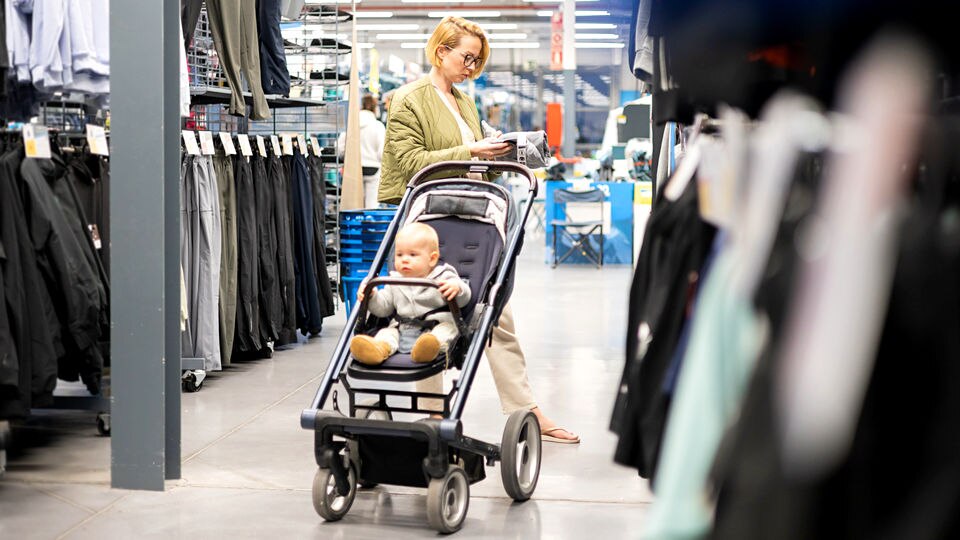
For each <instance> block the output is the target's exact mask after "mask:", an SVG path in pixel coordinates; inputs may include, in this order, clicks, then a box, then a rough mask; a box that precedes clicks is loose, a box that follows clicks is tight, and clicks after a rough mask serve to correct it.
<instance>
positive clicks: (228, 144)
mask: <svg viewBox="0 0 960 540" xmlns="http://www.w3.org/2000/svg"><path fill="white" fill-rule="evenodd" d="M220 143H221V144H223V152H224V153H225V154H227V155H228V156H235V155H237V147H236V146H234V145H233V137H231V136H230V134H229V133H226V132H224V131H221V132H220Z"/></svg>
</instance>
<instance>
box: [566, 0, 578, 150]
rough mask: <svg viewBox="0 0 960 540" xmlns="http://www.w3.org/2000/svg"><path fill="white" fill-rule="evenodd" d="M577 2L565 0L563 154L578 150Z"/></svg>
mask: <svg viewBox="0 0 960 540" xmlns="http://www.w3.org/2000/svg"><path fill="white" fill-rule="evenodd" d="M576 20H577V18H576V3H575V1H574V0H563V155H565V156H567V157H573V156H574V155H576V152H577V85H576V78H577V52H576V51H577V49H576V47H575V45H574V43H575V39H576Z"/></svg>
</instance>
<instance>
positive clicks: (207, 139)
mask: <svg viewBox="0 0 960 540" xmlns="http://www.w3.org/2000/svg"><path fill="white" fill-rule="evenodd" d="M197 133H198V134H199V135H200V152H201V153H203V155H205V156H212V155H214V154H216V153H217V149H216V148H215V147H214V146H213V133H211V132H209V131H198V132H197Z"/></svg>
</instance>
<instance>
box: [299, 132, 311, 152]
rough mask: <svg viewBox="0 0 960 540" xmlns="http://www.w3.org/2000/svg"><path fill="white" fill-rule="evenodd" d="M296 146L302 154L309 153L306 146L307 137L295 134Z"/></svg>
mask: <svg viewBox="0 0 960 540" xmlns="http://www.w3.org/2000/svg"><path fill="white" fill-rule="evenodd" d="M297 147H298V148H300V153H302V154H303V155H304V156H309V155H310V148H309V147H308V146H307V139H306V138H304V136H303V135H297Z"/></svg>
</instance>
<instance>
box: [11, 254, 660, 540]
mask: <svg viewBox="0 0 960 540" xmlns="http://www.w3.org/2000/svg"><path fill="white" fill-rule="evenodd" d="M541 245H542V237H541V238H539V239H530V240H528V242H527V248H526V251H525V253H524V254H523V255H522V257H521V262H520V267H519V271H518V273H517V276H518V279H517V286H516V289H515V293H514V298H513V306H514V311H515V313H516V316H517V325H518V331H519V333H520V336H521V340H522V344H523V347H524V350H525V352H526V354H527V362H528V369H529V374H530V379H531V383H532V385H533V388H534V391H535V393H536V395H537V399H538V402H539V403H540V404H541V406H542V408H543V410H544V411H545V412H547V413H548V414H549V415H550V416H552V417H553V418H554V419H556V420H557V421H558V422H560V423H562V424H563V425H564V426H566V427H569V428H570V429H571V430H574V431H576V432H577V433H579V434H580V435H581V437H582V438H583V443H582V444H580V445H578V446H570V445H557V444H549V443H546V444H545V450H544V457H543V468H542V470H541V475H540V482H539V485H538V487H537V491H536V493H535V494H534V497H533V499H532V500H530V501H528V502H526V503H523V504H515V503H512V501H511V500H510V499H509V498H507V496H506V495H505V494H504V492H503V488H502V487H501V485H500V480H499V472H498V471H496V470H493V469H488V471H487V479H486V480H485V481H483V482H481V483H479V484H475V485H474V486H472V487H471V492H472V498H471V501H470V510H469V514H468V516H467V520H466V523H465V524H464V527H463V529H462V530H461V531H460V532H459V533H457V535H456V537H457V538H524V539H527V538H586V537H594V538H626V537H631V531H636V530H637V523H638V521H639V520H641V519H642V518H643V513H644V512H645V510H646V507H647V505H648V504H649V501H650V500H651V495H650V494H649V492H648V491H647V488H646V484H645V483H644V482H643V481H641V480H640V479H639V478H638V477H637V476H636V473H635V472H632V471H630V470H628V469H625V468H622V467H619V466H617V465H614V464H613V463H612V461H611V455H612V453H613V447H614V444H615V438H614V436H613V435H612V434H611V433H610V432H608V431H607V429H606V426H607V423H608V421H609V416H610V411H611V404H612V401H613V396H614V392H615V390H616V386H617V384H618V382H619V376H620V371H621V367H622V365H623V360H622V354H623V353H622V351H623V341H624V339H623V328H624V320H625V314H626V301H627V290H628V286H629V280H630V269H629V268H626V267H610V266H608V267H605V268H604V269H603V270H597V269H595V268H593V267H572V266H562V267H560V268H558V269H556V270H551V269H550V268H549V266H547V265H544V264H543V262H542V261H543V249H542V247H540V246H541ZM342 325H343V317H342V314H340V315H338V316H336V317H333V318H331V319H328V320H327V324H326V328H325V329H324V332H323V335H322V336H321V337H320V338H317V339H314V340H311V341H310V342H309V343H307V344H304V345H302V346H300V347H297V348H295V349H293V350H289V351H283V352H278V353H277V354H276V355H275V356H274V358H273V359H270V360H262V361H257V362H250V363H245V364H238V365H234V366H232V367H230V368H229V369H228V370H227V371H225V372H223V373H218V374H214V375H212V376H211V377H210V378H208V380H207V381H206V383H205V384H204V388H203V389H202V390H201V391H200V392H198V393H196V394H185V395H184V396H183V432H184V435H183V459H184V465H183V478H182V479H181V480H178V481H171V482H169V483H168V486H167V490H166V491H165V492H133V491H122V490H113V489H110V487H109V465H110V457H109V440H108V439H106V438H103V437H100V436H98V435H97V432H96V428H95V426H94V421H93V415H92V414H90V413H62V412H59V413H48V414H44V415H42V416H38V417H35V418H33V419H32V420H31V421H30V422H29V423H28V424H27V425H25V426H22V427H20V428H18V429H17V430H16V431H15V433H14V435H15V437H16V438H17V441H18V443H19V444H20V447H21V449H20V450H19V451H18V452H17V453H16V454H15V455H13V456H12V458H11V461H10V464H9V470H8V473H7V475H6V476H5V477H3V478H2V479H0V538H2V539H8V538H10V539H14V538H98V539H103V538H132V537H138V538H171V537H174V538H176V537H195V538H217V537H231V538H264V537H274V538H311V537H317V538H321V537H322V538H356V539H360V538H378V539H382V538H420V537H434V536H436V534H435V533H434V532H433V531H432V530H431V529H430V528H429V527H428V526H427V523H426V503H425V491H424V490H416V489H410V488H398V487H392V486H381V487H378V488H374V489H373V490H369V491H362V492H361V493H360V494H359V495H358V497H357V500H356V502H355V503H354V506H353V508H352V510H351V511H350V513H349V514H348V515H347V517H346V518H344V520H343V521H340V522H338V523H324V522H323V520H321V519H320V518H319V517H318V516H317V515H316V514H315V513H314V511H313V508H312V506H311V502H310V500H311V498H310V486H311V482H312V478H313V473H314V470H315V464H314V462H313V454H312V439H311V434H310V433H308V432H306V431H303V430H301V429H300V428H299V425H298V420H299V413H300V410H301V409H302V408H303V407H305V406H306V405H308V404H309V401H310V398H311V397H312V395H313V393H314V391H315V389H316V387H317V384H318V378H319V377H320V375H321V374H322V373H323V371H324V369H325V368H326V364H327V362H328V360H329V355H330V353H331V351H332V348H333V346H334V343H335V341H336V337H337V336H338V335H339V332H340V329H341V328H342ZM505 420H506V417H504V416H503V415H501V414H500V407H499V403H498V400H497V397H496V392H495V390H494V387H493V381H492V378H491V376H490V373H489V370H487V369H486V368H484V367H482V366H481V370H480V371H479V372H478V376H477V378H476V382H475V386H474V388H473V391H472V392H471V394H470V403H469V405H468V408H467V414H466V417H465V419H464V426H465V432H466V433H467V434H468V435H473V436H477V437H480V438H482V439H485V440H489V441H492V442H497V441H499V440H500V432H501V430H502V429H503V424H504V422H505Z"/></svg>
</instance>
